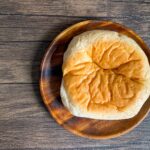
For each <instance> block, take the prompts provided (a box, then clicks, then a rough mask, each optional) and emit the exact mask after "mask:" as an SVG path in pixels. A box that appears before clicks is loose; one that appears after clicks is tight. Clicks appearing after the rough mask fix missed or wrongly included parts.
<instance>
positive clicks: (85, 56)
mask: <svg viewBox="0 0 150 150" xmlns="http://www.w3.org/2000/svg"><path fill="white" fill-rule="evenodd" d="M62 71H63V79H62V83H61V90H60V95H61V99H62V102H63V104H64V106H66V107H67V109H68V110H69V111H70V112H71V113H72V114H73V115H75V116H78V117H86V118H93V119H103V120H119V119H127V118H131V117H133V116H135V115H136V114H137V113H138V112H139V110H140V109H141V107H142V105H143V104H144V103H145V101H146V100H147V99H148V97H149V95H150V66H149V63H148V59H147V57H146V55H145V53H144V52H143V50H142V49H141V48H140V46H139V45H138V44H137V43H136V42H135V41H134V40H133V39H131V38H129V37H127V36H125V35H123V34H120V33H117V32H114V31H108V30H93V31H87V32H84V33H82V34H80V35H78V36H76V37H74V38H73V39H72V41H71V42H70V44H69V46H68V48H67V50H66V52H65V53H64V58H63V67H62Z"/></svg>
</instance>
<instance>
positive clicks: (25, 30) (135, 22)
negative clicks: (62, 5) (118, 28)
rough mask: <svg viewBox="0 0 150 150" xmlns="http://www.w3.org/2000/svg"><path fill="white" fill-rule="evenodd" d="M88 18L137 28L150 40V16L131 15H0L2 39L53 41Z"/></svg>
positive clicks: (0, 35) (136, 29)
mask: <svg viewBox="0 0 150 150" xmlns="http://www.w3.org/2000/svg"><path fill="white" fill-rule="evenodd" d="M87 19H98V20H112V21H116V22H118V23H122V24H124V25H126V26H128V27H130V28H131V29H133V30H135V31H136V32H137V33H138V34H139V35H140V36H141V37H143V38H144V39H145V40H146V42H148V43H149V42H150V41H149V40H150V38H149V37H150V34H149V30H150V16H147V17H146V16H145V17H143V18H142V17H140V18H130V17H121V18H113V17H106V18H103V17H100V18H95V17H94V18H88V17H75V18H73V17H50V16H22V15H15V16H10V15H0V22H1V24H0V33H1V34H0V41H51V40H52V39H53V38H54V37H55V36H56V35H57V34H58V33H60V32H61V31H62V30H64V29H65V28H67V27H69V26H70V25H72V24H74V23H77V22H79V21H83V20H87Z"/></svg>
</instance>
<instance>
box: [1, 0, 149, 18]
mask: <svg viewBox="0 0 150 150" xmlns="http://www.w3.org/2000/svg"><path fill="white" fill-rule="evenodd" d="M0 6H1V8H0V14H24V15H31V14H32V15H33V14H34V15H59V16H62V15H63V16H97V17H100V16H105V17H106V16H114V17H116V16H134V17H135V16H138V17H141V16H149V9H150V2H149V0H134V1H130V0H107V1H105V0H103V1H99V0H94V1H91V0H82V1H81V0H75V1H74V0H51V1H49V0H42V1H41V0H30V1H29V0H26V1H24V0H13V1H12V0H5V1H1V4H0Z"/></svg>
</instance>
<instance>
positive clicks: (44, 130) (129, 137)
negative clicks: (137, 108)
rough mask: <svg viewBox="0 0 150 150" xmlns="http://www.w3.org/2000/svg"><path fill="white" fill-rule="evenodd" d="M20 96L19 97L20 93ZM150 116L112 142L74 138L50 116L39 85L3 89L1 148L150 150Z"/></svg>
mask: <svg viewBox="0 0 150 150" xmlns="http://www.w3.org/2000/svg"><path fill="white" fill-rule="evenodd" d="M8 93H9V94H8ZM16 93H17V94H16ZM149 124H150V117H149V116H148V117H147V118H146V119H145V120H144V121H143V123H142V124H141V125H139V126H138V127H137V128H136V129H135V130H133V131H132V132H130V133H129V134H126V135H124V136H122V137H120V138H116V139H111V140H104V141H99V140H89V139H85V138H80V137H77V136H74V135H73V134H71V133H70V132H68V131H67V130H65V129H64V128H62V127H61V126H59V125H58V124H57V123H56V122H55V121H54V120H53V119H52V118H51V116H50V115H49V113H48V111H47V109H46V108H45V107H44V105H43V102H42V100H41V97H40V95H39V87H38V85H32V86H31V85H30V84H17V85H16V84H4V85H1V86H0V149H1V150H4V149H5V150H14V149H15V150H16V149H19V150H24V149H26V150H28V149H30V148H32V149H35V150H37V149H39V150H48V149H77V148H78V149H85V150H86V149H88V150H91V149H93V150H94V149H100V148H101V149H112V150H113V149H117V150H119V149H125V150H128V149H129V147H130V148H131V149H145V150H148V149H149V146H150V144H149V140H150V136H149V132H150V128H149Z"/></svg>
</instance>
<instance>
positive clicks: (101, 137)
mask: <svg viewBox="0 0 150 150" xmlns="http://www.w3.org/2000/svg"><path fill="white" fill-rule="evenodd" d="M86 22H87V23H88V22H97V23H103V22H108V23H113V24H116V25H119V26H122V27H123V28H126V29H128V30H129V32H132V33H134V34H136V36H137V37H138V38H139V39H140V40H142V42H143V43H144V46H145V47H146V48H148V46H147V44H146V43H145V42H144V40H143V39H142V38H141V37H140V36H139V35H138V34H137V33H136V32H135V31H134V30H133V29H130V28H128V27H126V26H125V25H123V24H120V23H117V22H114V21H109V20H95V19H94V20H85V21H80V22H77V23H74V24H73V25H71V26H68V27H67V28H66V29H64V30H62V31H61V32H60V33H58V34H57V36H56V37H54V39H53V40H52V42H50V44H49V46H48V48H47V49H46V51H45V54H44V56H43V59H42V61H41V65H40V79H39V86H40V94H41V96H42V100H43V102H44V105H45V106H46V108H47V109H48V111H49V114H50V115H51V116H52V117H53V119H54V120H55V121H56V122H57V124H59V125H60V126H62V127H64V128H65V129H66V130H67V131H70V132H71V133H73V134H74V135H76V136H80V137H84V138H89V139H95V140H106V139H112V138H116V137H119V136H121V135H124V134H127V133H129V132H130V131H132V130H133V129H134V128H136V127H137V126H138V125H139V124H140V123H141V122H142V121H143V120H144V119H145V118H146V117H147V116H148V114H149V112H150V107H149V109H148V110H147V112H146V113H145V114H144V115H143V116H142V118H141V119H140V120H138V121H137V122H136V123H134V125H132V126H130V127H129V128H128V129H125V130H123V131H121V132H118V133H115V134H110V135H104V136H99V135H89V134H84V133H82V132H79V131H77V130H73V129H71V128H69V127H68V126H66V125H65V124H61V123H59V122H58V120H57V117H56V116H55V114H54V113H53V111H52V110H51V109H50V108H49V107H48V105H47V100H46V97H45V96H44V88H43V86H42V79H43V76H44V75H43V70H44V64H45V61H46V58H47V56H48V54H49V53H50V51H51V47H52V46H53V45H54V44H55V41H57V39H59V37H60V36H61V35H62V34H63V33H64V32H66V31H68V30H70V29H71V28H73V27H75V26H77V25H80V24H82V23H86ZM148 49H149V48H148ZM51 54H53V52H51ZM148 99H149V98H148ZM148 99H147V100H148ZM147 100H146V102H147ZM146 102H145V103H146ZM145 103H144V104H145ZM63 107H65V106H63ZM141 109H142V108H141ZM141 109H140V111H141ZM140 111H139V112H140ZM73 116H74V115H73ZM75 117H76V116H75ZM78 118H79V117H78ZM130 119H131V118H130ZM108 121H109V120H108Z"/></svg>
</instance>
